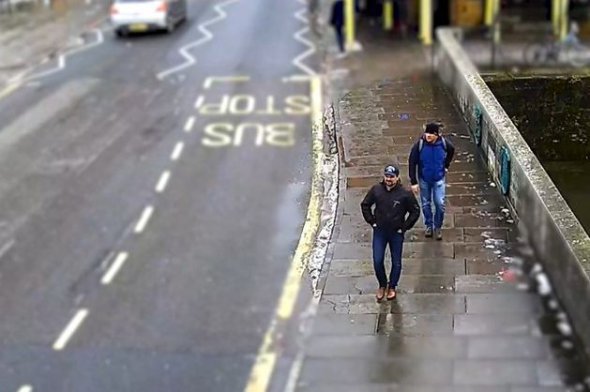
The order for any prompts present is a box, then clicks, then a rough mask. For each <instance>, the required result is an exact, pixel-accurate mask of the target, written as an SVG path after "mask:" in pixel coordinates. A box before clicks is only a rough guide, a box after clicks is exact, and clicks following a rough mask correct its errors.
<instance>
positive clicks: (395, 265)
mask: <svg viewBox="0 0 590 392" xmlns="http://www.w3.org/2000/svg"><path fill="white" fill-rule="evenodd" d="M387 245H389V251H390V252H391V272H390V273H389V287H392V288H395V287H396V286H397V283H398V282H399V277H400V275H401V273H402V251H403V246H404V234H403V233H398V232H396V231H393V230H384V229H381V228H379V227H376V228H374V229H373V268H375V275H376V276H377V280H378V281H379V287H387V275H385V248H386V247H387Z"/></svg>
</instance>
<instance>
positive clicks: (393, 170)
mask: <svg viewBox="0 0 590 392" xmlns="http://www.w3.org/2000/svg"><path fill="white" fill-rule="evenodd" d="M383 175H384V176H388V177H397V176H399V169H398V168H397V167H395V166H392V165H389V166H386V167H385V169H383Z"/></svg>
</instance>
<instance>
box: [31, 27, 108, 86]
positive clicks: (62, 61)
mask: <svg viewBox="0 0 590 392" xmlns="http://www.w3.org/2000/svg"><path fill="white" fill-rule="evenodd" d="M93 32H94V34H96V40H95V41H93V42H92V43H90V44H88V45H83V46H81V47H79V48H75V49H71V50H69V51H66V52H65V53H63V54H60V55H59V56H58V58H57V67H55V68H53V69H48V70H47V71H43V72H38V73H36V74H33V75H31V76H28V77H26V78H24V79H23V81H24V82H30V81H32V80H36V79H41V78H44V77H47V76H50V75H53V74H55V73H57V72H59V71H61V70H63V69H64V68H65V67H66V65H67V64H66V63H67V62H66V60H67V57H68V56H72V55H74V54H77V53H80V52H84V51H86V50H89V49H91V48H94V47H95V46H98V45H100V44H102V43H103V42H104V36H103V34H102V31H100V30H99V29H94V30H93Z"/></svg>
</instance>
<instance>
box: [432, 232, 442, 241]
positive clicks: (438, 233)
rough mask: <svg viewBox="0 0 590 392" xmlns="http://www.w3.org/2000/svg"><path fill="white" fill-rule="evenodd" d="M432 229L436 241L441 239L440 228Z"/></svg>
mask: <svg viewBox="0 0 590 392" xmlns="http://www.w3.org/2000/svg"><path fill="white" fill-rule="evenodd" d="M434 231H435V233H436V240H437V241H441V240H442V230H441V229H435V230H434Z"/></svg>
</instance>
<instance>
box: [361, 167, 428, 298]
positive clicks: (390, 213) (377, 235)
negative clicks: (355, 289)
mask: <svg viewBox="0 0 590 392" xmlns="http://www.w3.org/2000/svg"><path fill="white" fill-rule="evenodd" d="M373 206H375V208H374V210H373ZM361 211H362V213H363V218H364V219H365V221H366V222H367V223H368V224H370V225H371V227H373V267H374V269H375V275H376V277H377V280H378V281H379V289H378V291H377V296H376V297H377V301H381V300H382V299H383V298H384V297H385V291H386V290H387V299H388V300H392V299H394V298H395V296H396V292H395V289H396V287H397V284H398V282H399V278H400V276H401V271H402V251H403V244H404V233H405V232H406V231H408V230H410V229H411V228H412V227H413V226H414V224H416V222H417V221H418V218H419V217H420V206H419V205H418V201H417V200H416V197H415V196H414V194H413V193H412V192H411V191H409V190H407V189H406V188H404V187H403V186H402V184H401V182H400V178H399V169H398V168H397V167H395V166H392V165H389V166H387V167H386V168H385V169H384V171H383V180H382V181H381V182H380V183H378V184H376V185H374V186H373V187H372V188H371V189H370V190H369V192H368V193H367V195H366V196H365V198H364V199H363V201H362V202H361ZM387 245H389V251H390V252H391V272H390V273H389V285H388V284H387V276H386V274H385V248H386V247H387Z"/></svg>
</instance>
